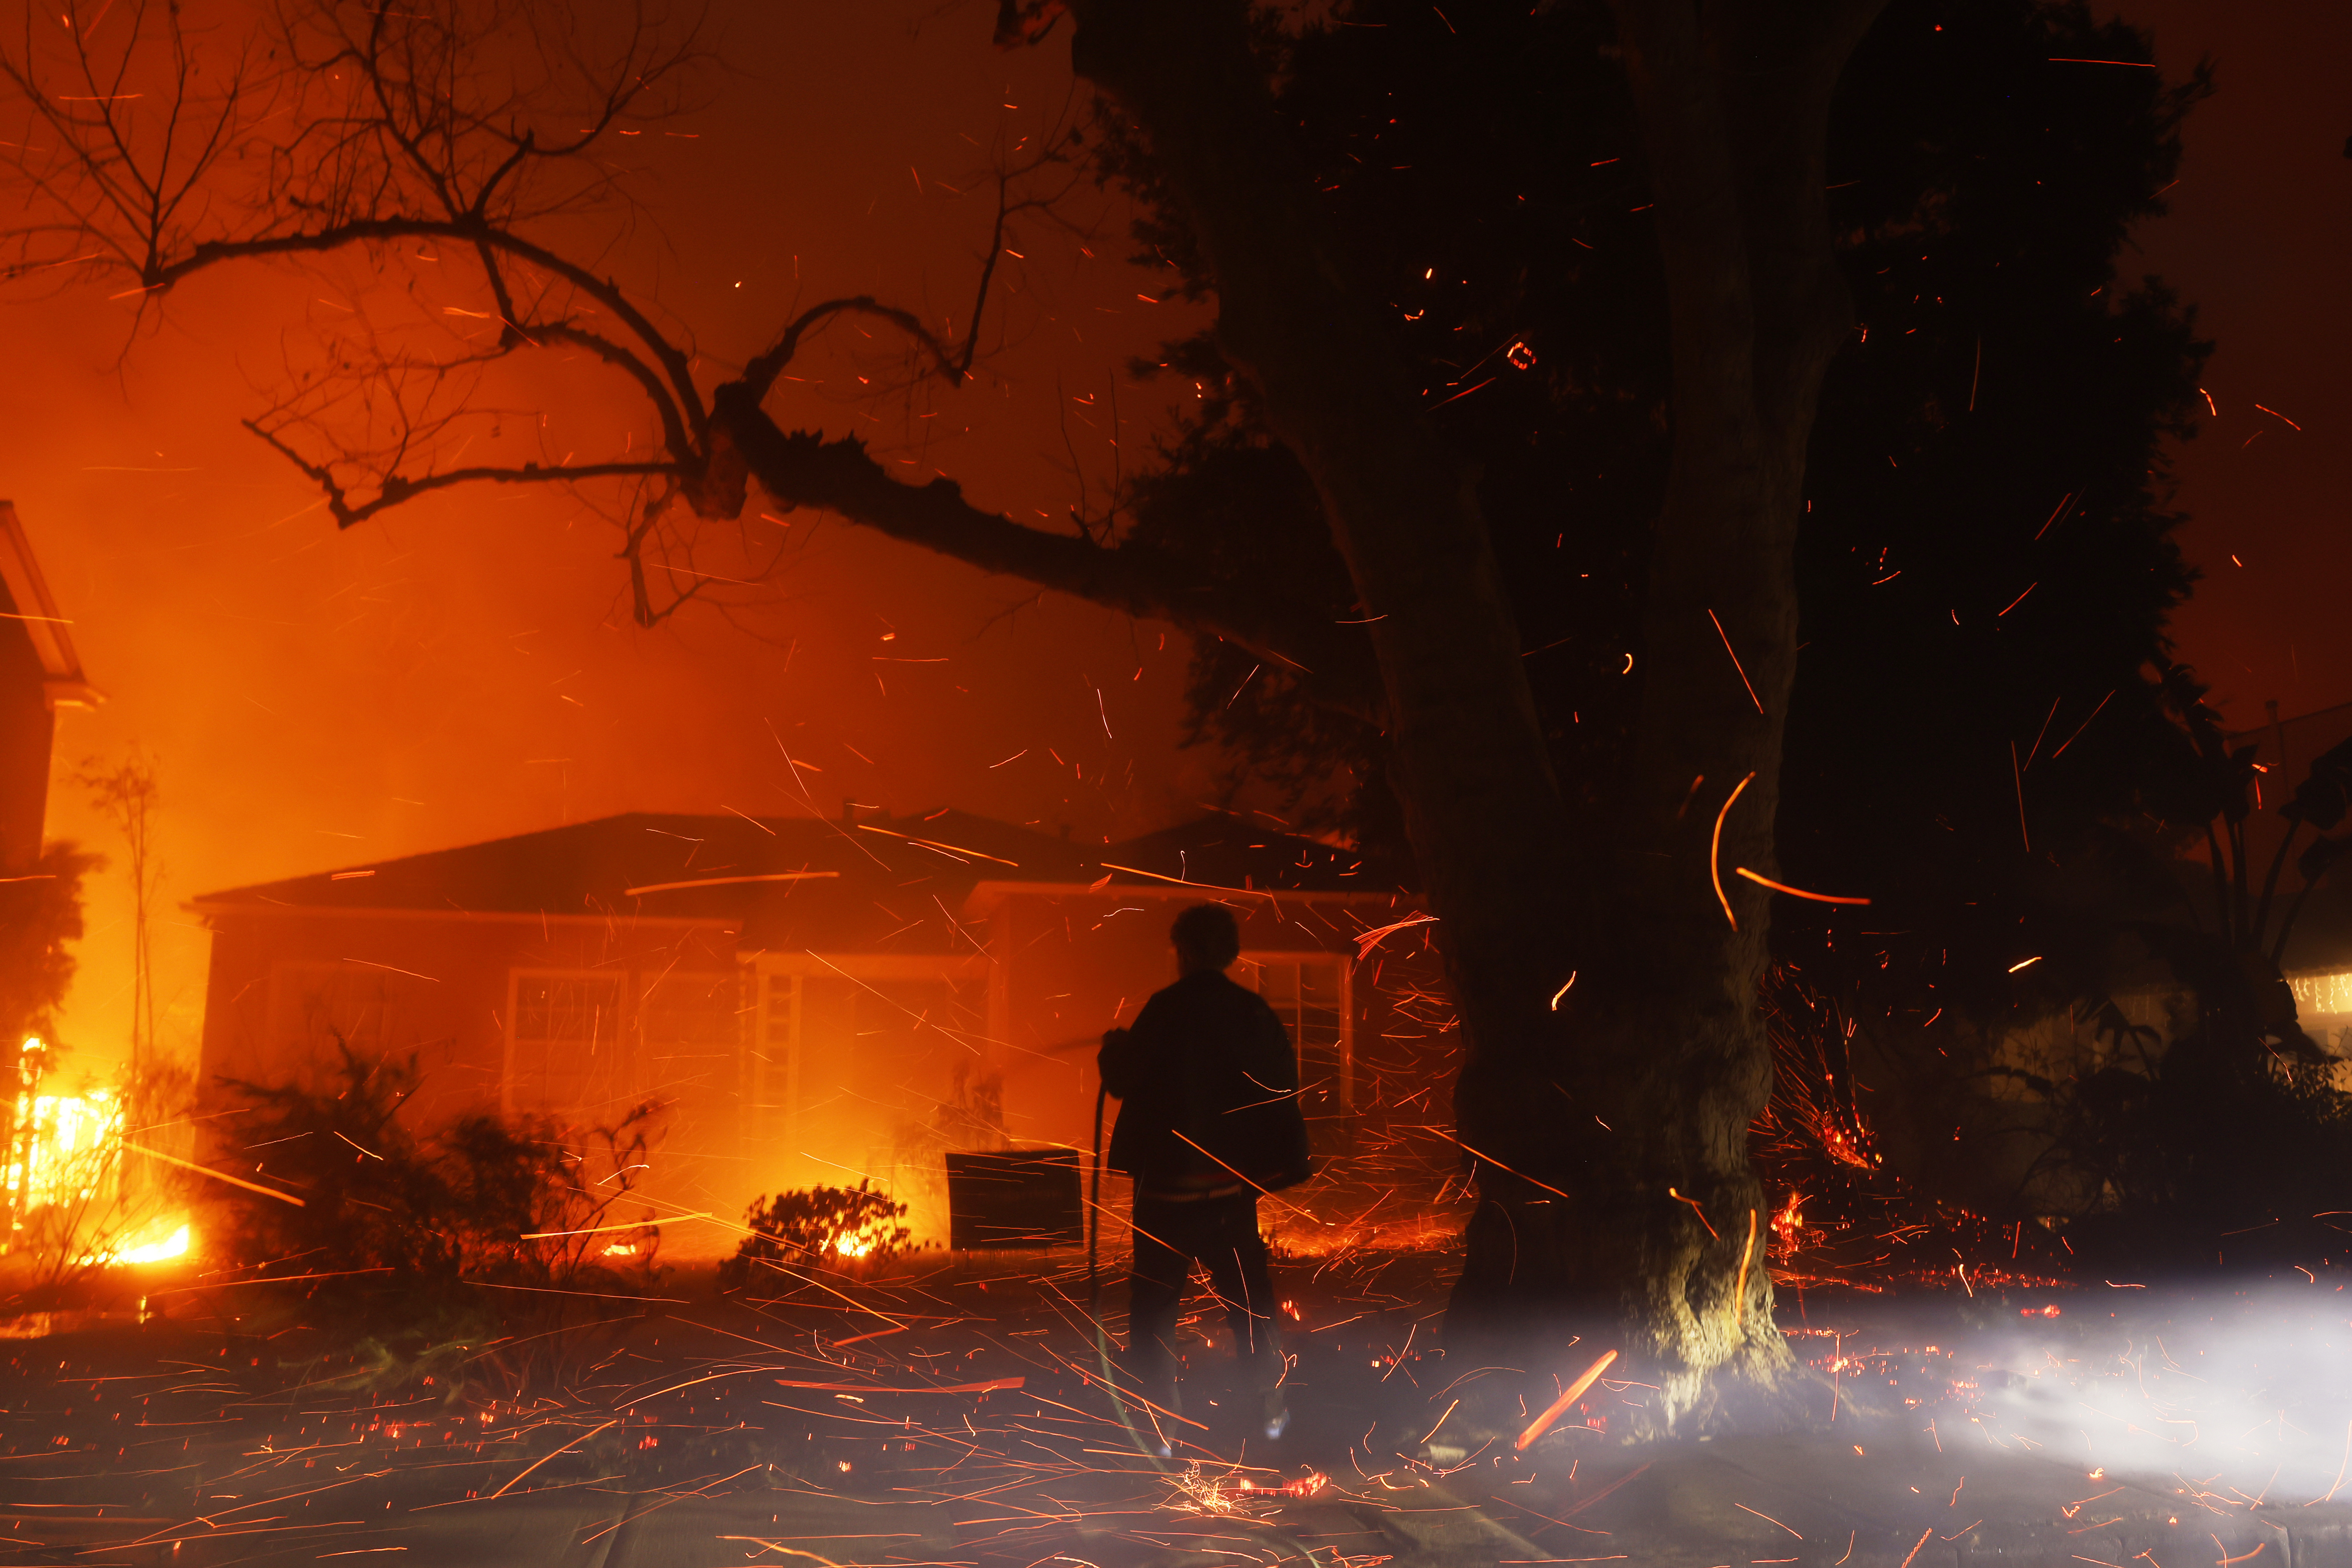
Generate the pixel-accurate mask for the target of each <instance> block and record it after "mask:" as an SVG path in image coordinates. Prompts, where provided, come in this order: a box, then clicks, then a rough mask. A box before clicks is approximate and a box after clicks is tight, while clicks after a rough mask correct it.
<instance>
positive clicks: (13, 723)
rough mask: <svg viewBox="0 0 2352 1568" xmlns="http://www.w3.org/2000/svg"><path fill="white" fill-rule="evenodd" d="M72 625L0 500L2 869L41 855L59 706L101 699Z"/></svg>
mask: <svg viewBox="0 0 2352 1568" xmlns="http://www.w3.org/2000/svg"><path fill="white" fill-rule="evenodd" d="M67 626H68V622H67V621H66V619H65V618H64V617H63V616H61V615H59V614H58V605H57V601H56V600H54V599H52V598H50V597H49V586H48V584H47V582H45V581H44V580H42V578H41V568H40V564H39V563H38V562H37V561H36V560H35V559H33V546H32V541H31V540H29V539H27V538H26V537H25V526H24V524H22V523H21V522H19V521H17V519H16V507H15V506H14V505H12V504H11V503H9V502H7V501H0V868H8V867H24V866H29V865H31V864H32V863H33V862H35V861H37V860H38V859H39V858H40V855H41V826H42V822H43V821H44V819H45V818H46V817H47V812H48V803H49V753H50V747H52V745H53V744H54V743H55V740H56V734H57V712H58V709H59V708H61V707H95V706H97V705H98V703H99V702H100V700H101V699H100V695H99V693H98V691H97V689H96V688H95V687H93V686H92V685H90V684H89V682H88V681H87V680H85V679H83V677H82V673H81V661H80V660H79V659H78V658H77V657H76V656H75V654H74V647H73V639H72V638H71V637H70V636H68V634H67V632H66V627H67Z"/></svg>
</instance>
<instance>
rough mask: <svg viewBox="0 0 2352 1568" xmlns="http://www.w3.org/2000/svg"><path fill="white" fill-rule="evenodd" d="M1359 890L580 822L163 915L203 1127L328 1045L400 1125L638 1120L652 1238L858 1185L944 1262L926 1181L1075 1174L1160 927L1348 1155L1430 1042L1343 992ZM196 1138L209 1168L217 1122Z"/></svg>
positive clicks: (955, 836) (880, 829) (1135, 858)
mask: <svg viewBox="0 0 2352 1568" xmlns="http://www.w3.org/2000/svg"><path fill="white" fill-rule="evenodd" d="M1362 875H1363V873H1361V871H1360V869H1359V868H1358V866H1357V864H1356V859H1355V857H1354V856H1353V855H1352V854H1349V853H1347V852H1340V851H1336V850H1333V849H1330V848H1328V847H1327V846H1325V845H1322V844H1319V843H1315V842H1311V841H1306V840H1303V839H1297V838H1291V837H1287V836H1286V835H1282V834H1278V833H1268V832H1265V831H1257V830H1253V829H1251V828H1249V827H1248V826H1246V825H1245V824H1244V822H1243V821H1241V820H1240V819H1234V818H1209V819H1205V820H1203V821H1199V822H1195V823H1192V824H1190V825H1188V826H1186V827H1183V828H1180V829H1175V830H1171V831H1167V832H1162V833H1156V834H1153V835H1150V836H1149V837H1145V838H1140V839H1135V840H1131V841H1127V842H1124V843H1119V844H1114V845H1104V846H1099V847H1097V846H1087V845H1081V844H1078V843H1075V842H1073V841H1071V840H1069V839H1068V838H1066V837H1065V836H1061V835H1057V834H1051V833H1043V832H1038V831H1033V830H1030V829H1025V828H1019V827H1013V826H1011V825H1009V824H1007V823H1003V822H999V821H990V820H988V819H985V818H981V817H976V816H971V815H968V814H966V813H963V812H961V811H954V810H941V811H935V812H931V813H929V815H924V816H908V817H892V816H888V815H883V814H873V813H861V812H860V811H859V810H857V809H856V808H849V809H846V810H845V812H844V814H843V816H842V817H841V818H839V819H838V820H815V819H810V818H800V819H770V820H756V821H755V820H753V819H751V818H749V817H744V816H740V815H731V814H730V815H722V816H677V815H653V814H642V813H638V814H630V815H625V816H616V817H608V818H605V819H603V820H601V821H590V822H581V823H575V824H572V825H570V826H566V827H560V828H552V829H549V830H546V831H541V832H535V833H525V834H520V835H518V836H515V837H512V838H506V839H499V840H496V841H491V842H488V843H480V844H472V845H467V846H465V847H463V848H458V849H451V850H443V851H438V852H433V853H428V854H420V855H414V856H410V857H407V858H404V859H401V860H395V861H388V862H379V863H376V864H372V865H356V866H350V867H346V868H343V869H341V870H337V871H331V872H322V873H317V874H315V875H310V876H301V877H293V878H289V879H287V880H285V881H282V882H275V883H264V884H260V885H257V886H252V887H243V888H236V889H232V890H229V891H226V892H222V893H216V894H208V895H206V896H205V897H202V898H199V899H197V900H195V901H194V904H192V905H191V908H192V909H193V910H194V912H195V913H197V914H198V915H201V916H203V918H204V919H205V923H206V924H207V925H209V926H210V927H211V929H212V931H213V934H214V935H213V949H212V968H211V976H210V980H209V988H208V1000H207V1006H206V1009H205V1035H204V1046H203V1054H202V1061H201V1080H202V1082H203V1083H204V1084H205V1086H206V1087H205V1093H206V1094H207V1096H208V1097H209V1098H210V1100H211V1102H212V1103H210V1104H209V1105H207V1106H205V1108H204V1110H205V1113H215V1112H218V1111H222V1110H224V1109H226V1108H227V1107H229V1106H230V1105H232V1104H234V1103H236V1091H235V1088H234V1083H233V1081H236V1080H244V1081H247V1082H284V1081H288V1080H290V1079H296V1078H299V1077H301V1076H303V1075H305V1074H308V1073H312V1072H315V1071H317V1070H318V1069H319V1067H320V1065H321V1064H322V1063H327V1062H331V1061H334V1060H335V1051H336V1045H337V1042H338V1041H341V1042H343V1043H345V1044H347V1045H349V1046H350V1047H352V1049H355V1050H358V1051H364V1052H368V1053H396V1054H401V1055H405V1054H407V1053H409V1052H415V1053H416V1055H417V1058H418V1061H419V1063H420V1065H421V1067H422V1069H423V1071H424V1076H425V1082H424V1086H423V1088H422V1089H421V1090H420V1091H419V1093H418V1096H417V1100H418V1102H419V1103H418V1105H417V1109H416V1111H415V1115H416V1116H417V1117H418V1118H419V1120H420V1122H422V1123H425V1124H430V1123H432V1122H434V1121H436V1120H438V1119H442V1118H446V1117H447V1116H449V1115H452V1114H455V1113H458V1112H460V1111H463V1110H466V1109H469V1108H489V1109H496V1110H499V1111H501V1112H504V1113H544V1114H547V1115H551V1116H552V1117H554V1118H556V1119H557V1120H558V1121H560V1122H562V1123H564V1124H568V1125H569V1126H571V1127H572V1128H573V1129H575V1131H576V1130H584V1129H591V1128H593V1127H596V1126H599V1125H604V1124H611V1123H612V1122H613V1121H614V1119H616V1118H618V1117H619V1116H621V1115H622V1114H623V1113H625V1112H626V1111H627V1110H628V1109H629V1108H630V1107H632V1106H633V1105H635V1104H637V1103H641V1102H644V1101H646V1100H652V1101H655V1102H657V1103H660V1104H661V1105H662V1106H663V1107H664V1116H665V1121H666V1125H667V1133H666V1135H665V1137H664V1139H663V1142H662V1144H661V1145H660V1147H659V1149H658V1150H657V1152H656V1154H655V1155H654V1156H653V1158H652V1160H651V1162H650V1163H651V1165H652V1166H653V1168H652V1169H651V1170H650V1171H648V1172H646V1173H645V1181H646V1191H647V1193H648V1194H649V1197H650V1200H651V1201H652V1202H653V1203H654V1204H655V1207H656V1209H657V1210H658V1211H659V1212H662V1213H665V1214H669V1215H677V1214H681V1213H708V1214H715V1215H719V1216H721V1217H724V1218H733V1217H734V1216H736V1215H738V1214H740V1212H741V1210H742V1207H743V1206H744V1205H745V1204H746V1203H747V1202H749V1201H750V1200H751V1198H752V1197H755V1196H757V1195H760V1194H763V1193H772V1192H776V1191H780V1190H783V1189H786V1188H792V1187H800V1186H813V1185H818V1184H827V1185H850V1186H854V1185H856V1183H857V1182H858V1181H860V1180H868V1179H870V1180H872V1181H874V1182H875V1183H876V1184H877V1186H883V1187H886V1188H887V1189H889V1190H890V1191H892V1192H893V1193H894V1194H895V1195H896V1196H898V1197H900V1198H902V1199H904V1200H905V1201H907V1202H908V1203H909V1205H910V1206H911V1214H910V1218H911V1219H912V1221H913V1223H914V1225H915V1228H916V1229H917V1231H918V1234H919V1235H921V1236H924V1237H927V1238H930V1239H943V1238H944V1236H945V1235H946V1214H945V1193H944V1186H943V1179H942V1177H941V1175H940V1173H941V1171H942V1169H943V1165H944V1162H943V1155H945V1153H946V1152H948V1151H950V1150H973V1149H990V1148H1003V1147H1006V1146H1008V1145H1010V1146H1037V1145H1060V1146H1066V1147H1067V1146H1076V1147H1084V1146H1086V1145H1087V1142H1088V1140H1089V1139H1090V1138H1091V1136H1092V1130H1091V1122H1092V1117H1093V1113H1094V1106H1095V1094H1096V1079H1095V1075H1094V1052H1095V1048H1096V1046H1097V1043H1098V1041H1099V1040H1100V1037H1101V1035H1102V1032H1103V1030H1106V1029H1108V1028H1109V1027H1111V1026H1112V1025H1114V1024H1117V1023H1121V1022H1127V1021H1131V1020H1132V1019H1134V1017H1135V1013H1136V1010H1137V1009H1138V1008H1139V1006H1140V1004H1141V1003H1142V1001H1143V999H1144V998H1146V997H1147V996H1149V995H1150V993H1151V992H1152V991H1154V990H1156V989H1157V988H1160V986H1162V985H1164V984H1166V983H1167V982H1168V981H1169V979H1171V977H1172V970H1171V956H1170V954H1169V949H1168V938H1167V930H1168V925H1169V922H1170V921H1171V919H1172V918H1173V916H1174V915H1175V913H1176V911H1177V910H1178V909H1180V908H1181V907H1182V906H1184V905H1185V904H1192V903H1197V902H1201V901H1202V900H1206V899H1215V900H1219V901H1222V902H1224V903H1226V904H1229V905H1230V906H1232V907H1233V909H1234V913H1235V915H1237V916H1239V917H1240V919H1241V923H1242V932H1243V942H1244V949H1245V951H1244V965H1243V967H1242V968H1241V969H1240V970H1239V971H1238V972H1239V973H1240V974H1241V975H1242V976H1243V977H1245V978H1246V979H1247V980H1248V981H1249V982H1250V983H1252V984H1254V985H1255V986H1257V987H1258V988H1260V989H1261V990H1262V991H1264V993H1265V995H1266V996H1267V998H1269V999H1270V1000H1271V1001H1273V1002H1274V1004H1275V1006H1276V1009H1278V1010H1279V1011H1281V1012H1282V1013H1283V1014H1284V1016H1285V1018H1286V1020H1287V1021H1288V1022H1289V1023H1290V1025H1291V1027H1292V1029H1293V1030H1294V1033H1295V1035H1296V1037H1297V1040H1298V1041H1299V1044H1300V1048H1301V1056H1302V1062H1303V1066H1304V1069H1305V1077H1306V1082H1307V1111H1308V1114H1309V1116H1310V1118H1311V1119H1313V1120H1314V1121H1315V1122H1316V1123H1317V1124H1318V1125H1319V1126H1320V1127H1321V1129H1322V1131H1321V1136H1322V1137H1323V1138H1324V1139H1325V1141H1326V1142H1327V1143H1328V1142H1330V1141H1333V1140H1338V1139H1344V1138H1345V1137H1346V1136H1347V1135H1348V1124H1349V1118H1351V1117H1352V1116H1354V1115H1355V1114H1356V1113H1358V1111H1359V1110H1360V1108H1361V1106H1362V1105H1363V1103H1364V1102H1365V1100H1366V1099H1367V1098H1368V1091H1369V1087H1370V1086H1369V1084H1368V1082H1366V1074H1367V1073H1369V1072H1370V1071H1372V1067H1371V1063H1370V1059H1369V1058H1368V1056H1367V1054H1366V1053H1365V1052H1364V1051H1362V1050H1361V1049H1360V1042H1362V1041H1364V1040H1368V1039H1375V1038H1380V1037H1391V1036H1395V1037H1402V1036H1404V1035H1411V1034H1415V1033H1419V1034H1427V1033H1429V1032H1430V1030H1429V1026H1428V1024H1427V1022H1426V1020H1422V1019H1416V1020H1415V1021H1414V1022H1413V1023H1412V1025H1411V1026H1410V1027H1403V1028H1400V1027H1396V1022H1395V1020H1393V1019H1390V1018H1389V1017H1388V1015H1387V1014H1386V1013H1385V1011H1383V1010H1381V1009H1382V1006H1383V1004H1376V1003H1375V1001H1374V1000H1373V998H1371V997H1370V995H1369V988H1362V987H1360V986H1359V984H1358V965H1357V946H1358V941H1359V938H1360V936H1362V934H1364V933H1366V932H1367V931H1370V930H1375V929H1377V928H1379V927H1381V926H1383V925H1391V924H1393V923H1395V922H1398V921H1400V920H1402V919H1404V918H1405V917H1407V916H1409V915H1412V914H1414V912H1415V904H1414V901H1413V900H1412V899H1411V898H1410V897H1409V896H1407V895H1405V894H1401V893H1399V892H1397V891H1396V890H1395V889H1393V888H1389V889H1381V888H1368V887H1364V886H1362V885H1360V879H1361V877H1362ZM1413 935H1414V936H1422V935H1423V934H1422V933H1418V932H1415V933H1413ZM1403 945H1404V944H1403V943H1402V942H1400V943H1399V944H1398V946H1400V947H1402V946H1403ZM208 1125H212V1126H216V1127H218V1128H221V1129H223V1130H222V1131H221V1132H220V1133H219V1134H216V1146H217V1148H218V1149H219V1150H221V1151H223V1152H224V1153H226V1152H229V1151H239V1145H236V1136H235V1133H234V1131H233V1129H234V1125H235V1117H234V1116H225V1117H222V1118H220V1119H219V1120H218V1121H216V1122H215V1123H211V1124H208ZM239 1152H240V1157H246V1158H250V1157H252V1156H250V1155H242V1154H241V1151H239ZM262 1157H263V1158H264V1160H265V1161H266V1158H267V1156H266V1155H265V1156H262ZM677 1239H680V1240H685V1239H687V1238H685V1237H683V1236H680V1237H678V1238H677ZM710 1239H711V1241H712V1242H713V1243H719V1242H724V1241H725V1240H726V1239H727V1236H726V1233H725V1232H724V1231H723V1230H719V1229H717V1228H711V1234H710Z"/></svg>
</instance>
